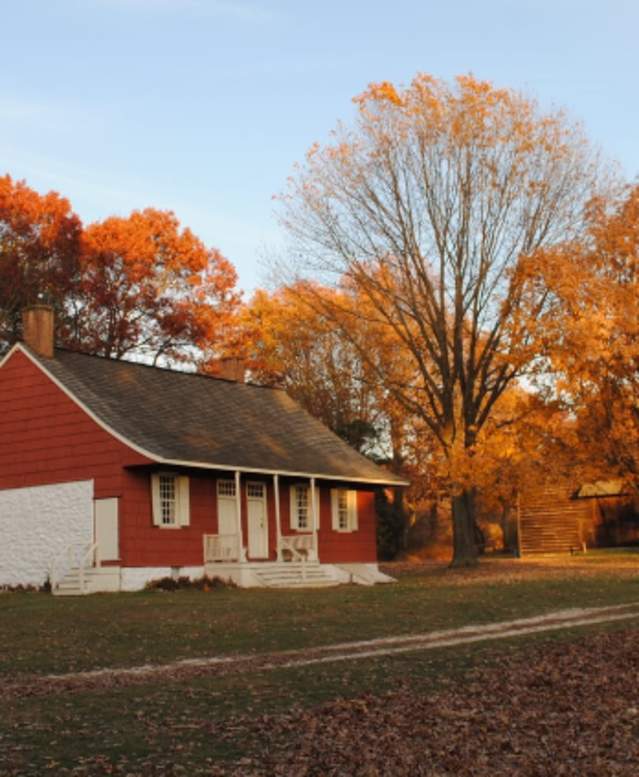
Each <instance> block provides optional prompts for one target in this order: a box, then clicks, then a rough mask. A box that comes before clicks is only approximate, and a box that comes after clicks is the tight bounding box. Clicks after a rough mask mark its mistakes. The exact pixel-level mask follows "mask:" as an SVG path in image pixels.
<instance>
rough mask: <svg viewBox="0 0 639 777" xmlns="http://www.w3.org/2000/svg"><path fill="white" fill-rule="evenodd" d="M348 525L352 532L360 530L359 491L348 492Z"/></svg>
mask: <svg viewBox="0 0 639 777" xmlns="http://www.w3.org/2000/svg"><path fill="white" fill-rule="evenodd" d="M348 525H349V528H350V530H351V531H357V529H358V528H359V526H358V521H357V491H349V492H348Z"/></svg>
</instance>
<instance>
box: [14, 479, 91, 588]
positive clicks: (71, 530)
mask: <svg viewBox="0 0 639 777" xmlns="http://www.w3.org/2000/svg"><path fill="white" fill-rule="evenodd" d="M92 540H93V481H92V480H84V481H79V482H75V483H59V484H56V485H51V486H34V487H31V488H14V489H8V490H3V491H0V585H10V586H15V585H35V586H40V585H42V584H43V583H44V582H45V580H46V579H47V577H48V576H49V571H50V569H51V564H52V562H53V560H54V559H55V558H56V556H58V555H59V554H60V553H62V552H63V551H64V550H65V549H66V548H67V547H68V546H69V545H71V544H76V543H77V544H81V543H87V544H88V543H91V542H92Z"/></svg>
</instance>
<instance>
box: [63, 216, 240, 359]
mask: <svg viewBox="0 0 639 777" xmlns="http://www.w3.org/2000/svg"><path fill="white" fill-rule="evenodd" d="M236 280H237V278H236V274H235V270H234V268H233V266H232V265H231V264H230V263H229V262H228V261H227V260H226V259H225V258H224V257H223V256H222V255H221V254H220V252H219V251H217V250H216V249H212V248H208V247H207V246H205V245H204V243H202V241H201V240H200V239H199V238H197V237H196V236H195V235H194V234H193V233H192V232H191V231H190V230H189V229H182V228H181V227H180V224H179V221H178V219H177V218H176V217H175V215H174V214H173V213H171V212H167V211H159V210H154V209H151V208H147V209H146V210H143V211H134V212H133V213H131V215H130V216H128V217H127V218H121V217H115V216H114V217H111V218H108V219H106V220H104V221H102V222H98V223H95V224H91V225H89V226H88V227H87V228H86V229H85V231H84V234H83V236H82V246H81V252H80V276H79V282H78V284H77V287H76V289H75V293H74V295H73V296H72V297H71V298H70V300H69V303H68V304H69V306H70V308H71V310H72V317H71V321H70V324H69V325H68V326H67V328H66V329H65V331H64V332H63V336H64V339H65V341H66V343H67V344H68V345H69V346H70V347H72V348H77V349H80V350H84V351H87V352H89V353H95V354H99V355H101V356H108V357H111V358H116V359H120V358H123V357H125V356H129V355H131V354H136V355H138V356H144V357H146V358H147V359H149V360H151V361H152V362H153V363H154V364H155V363H157V362H158V360H163V361H164V362H167V361H168V362H191V363H195V364H197V363H199V362H201V361H203V360H204V361H205V360H206V359H207V358H209V357H210V352H211V350H212V349H214V348H215V346H216V343H218V342H219V341H220V340H221V339H223V338H224V337H225V335H226V329H227V328H228V327H229V325H230V321H231V318H232V315H233V313H234V311H235V310H236V308H237V306H238V304H239V295H238V294H237V292H236V291H235V284H236Z"/></svg>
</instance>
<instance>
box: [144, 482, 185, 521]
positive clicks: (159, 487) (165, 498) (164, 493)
mask: <svg viewBox="0 0 639 777" xmlns="http://www.w3.org/2000/svg"><path fill="white" fill-rule="evenodd" d="M151 493H152V501H153V524H154V525H155V526H159V527H160V528H162V529H179V528H180V527H181V526H188V525H189V523H190V517H191V516H190V513H191V508H190V499H189V479H188V477H186V476H184V475H175V474H174V473H171V472H158V473H157V474H155V475H152V476H151Z"/></svg>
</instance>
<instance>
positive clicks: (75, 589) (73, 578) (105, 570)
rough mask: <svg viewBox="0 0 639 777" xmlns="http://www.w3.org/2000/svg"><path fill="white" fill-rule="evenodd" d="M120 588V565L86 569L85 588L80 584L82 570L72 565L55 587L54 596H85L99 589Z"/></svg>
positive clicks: (113, 589)
mask: <svg viewBox="0 0 639 777" xmlns="http://www.w3.org/2000/svg"><path fill="white" fill-rule="evenodd" d="M119 589H120V568H119V567H89V568H87V569H85V570H84V590H82V587H81V586H80V570H79V568H78V567H72V568H71V569H70V570H69V571H68V572H67V573H66V574H65V576H64V577H63V578H62V579H61V580H60V582H59V583H58V584H57V585H56V586H55V587H54V588H53V590H52V593H53V595H54V596H84V595H86V594H93V593H97V592H99V591H118V590H119Z"/></svg>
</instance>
